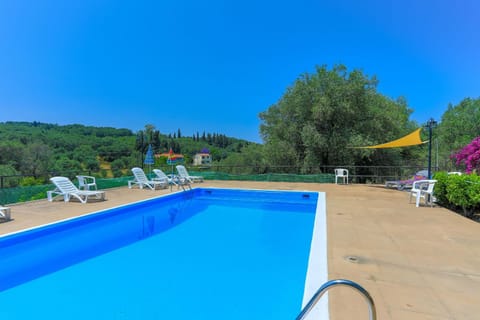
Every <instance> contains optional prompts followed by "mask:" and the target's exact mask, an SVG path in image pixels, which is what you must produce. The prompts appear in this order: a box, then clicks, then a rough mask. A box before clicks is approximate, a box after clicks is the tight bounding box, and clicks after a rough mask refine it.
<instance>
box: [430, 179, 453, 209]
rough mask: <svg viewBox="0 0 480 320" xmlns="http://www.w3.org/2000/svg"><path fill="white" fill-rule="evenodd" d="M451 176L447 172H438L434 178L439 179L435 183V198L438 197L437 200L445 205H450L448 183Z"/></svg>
mask: <svg viewBox="0 0 480 320" xmlns="http://www.w3.org/2000/svg"><path fill="white" fill-rule="evenodd" d="M449 177H450V176H449V175H448V174H447V173H446V172H437V173H435V175H434V176H433V179H435V180H437V183H435V190H434V191H435V198H437V202H438V203H440V204H441V205H443V206H446V207H449V206H450V203H449V201H448V198H447V185H448V180H449V179H448V178H449Z"/></svg>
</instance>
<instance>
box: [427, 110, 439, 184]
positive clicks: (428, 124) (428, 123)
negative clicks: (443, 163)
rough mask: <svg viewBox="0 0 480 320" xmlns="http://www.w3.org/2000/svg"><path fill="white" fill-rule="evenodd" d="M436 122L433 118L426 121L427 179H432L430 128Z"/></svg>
mask: <svg viewBox="0 0 480 320" xmlns="http://www.w3.org/2000/svg"><path fill="white" fill-rule="evenodd" d="M436 124H437V122H436V121H435V120H433V118H430V120H428V122H427V127H428V179H432V129H433V127H434V126H435V125H436Z"/></svg>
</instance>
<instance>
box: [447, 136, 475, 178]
mask: <svg viewBox="0 0 480 320" xmlns="http://www.w3.org/2000/svg"><path fill="white" fill-rule="evenodd" d="M453 158H454V159H455V160H456V161H457V165H459V164H461V163H465V167H466V168H465V171H466V172H467V173H471V172H472V171H473V170H475V169H478V168H479V167H480V137H476V138H475V139H473V140H472V142H470V143H469V144H467V145H466V146H465V147H464V148H463V149H462V150H460V151H459V152H458V153H456V154H454V155H453Z"/></svg>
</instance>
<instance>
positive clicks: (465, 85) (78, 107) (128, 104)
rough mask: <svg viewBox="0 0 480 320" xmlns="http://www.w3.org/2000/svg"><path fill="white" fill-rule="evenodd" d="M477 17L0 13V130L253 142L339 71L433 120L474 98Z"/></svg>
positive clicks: (419, 4)
mask: <svg viewBox="0 0 480 320" xmlns="http://www.w3.org/2000/svg"><path fill="white" fill-rule="evenodd" d="M479 17H480V2H478V1H477V0H457V1H446V0H421V1H419V0H403V1H400V0H399V1H388V0H383V1H382V0H363V1H356V0H327V1H325V0H316V1H306V0H296V1H281V0H280V1H279V0H276V1H271V0H268V1H257V0H255V1H254V0H243V1H219V0H214V1H192V0H185V1H161V0H160V1H153V0H152V1H145V0H136V1H120V0H72V1H65V0H56V1H54V0H36V1H34V0H29V1H25V0H15V1H0V122H4V121H41V122H47V123H57V124H72V123H80V124H84V125H95V126H111V127H116V128H129V129H132V130H133V131H137V130H140V129H143V127H144V125H145V124H147V123H151V124H154V125H155V126H156V127H157V129H159V130H160V132H161V133H167V134H168V133H173V132H176V130H177V129H178V128H180V129H181V130H182V134H183V135H192V134H193V133H195V132H197V131H198V132H199V133H200V134H201V133H202V132H203V131H206V132H211V133H215V132H216V133H223V134H226V135H228V136H235V137H239V138H244V139H247V140H251V141H257V142H260V141H261V139H260V136H259V125H260V120H259V118H258V114H259V113H260V112H262V111H265V110H267V108H268V107H269V106H270V105H272V104H274V103H275V102H277V101H278V100H279V99H280V97H281V96H282V95H283V94H284V92H285V90H286V88H287V87H288V86H289V85H291V84H292V83H293V82H294V81H295V79H296V78H297V77H298V76H299V75H301V74H302V73H305V72H314V71H315V66H316V65H323V64H326V65H328V66H329V67H331V66H333V65H334V64H339V63H342V64H345V65H346V66H347V67H348V68H349V69H350V70H352V69H354V68H357V69H361V70H362V71H363V72H364V73H365V74H367V75H369V76H373V75H376V76H377V78H378V79H379V81H380V83H379V86H378V90H379V92H380V93H382V94H384V95H386V96H389V97H391V98H394V99H395V98H397V97H399V96H404V97H405V98H406V99H407V101H408V104H409V106H410V107H411V108H412V109H414V110H415V112H414V113H413V115H412V119H413V120H416V121H418V122H420V123H423V122H425V121H426V120H427V119H428V118H430V117H433V118H435V119H436V120H440V117H441V115H442V114H443V112H444V111H445V110H446V108H447V106H448V104H449V103H452V104H454V105H455V104H458V103H459V102H460V101H461V100H462V99H464V98H466V97H471V98H478V97H479V96H480V80H479V79H480V78H479V77H480V32H479V30H480V18H479Z"/></svg>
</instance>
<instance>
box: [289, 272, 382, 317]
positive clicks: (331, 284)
mask: <svg viewBox="0 0 480 320" xmlns="http://www.w3.org/2000/svg"><path fill="white" fill-rule="evenodd" d="M336 286H347V287H350V288H353V289H355V290H357V291H358V292H360V294H362V295H363V297H364V298H365V300H366V301H367V303H368V311H369V316H370V318H369V319H370V320H376V319H377V311H376V310H375V303H374V302H373V299H372V297H371V296H370V294H369V293H368V291H367V290H365V289H364V288H363V287H362V286H360V285H359V284H358V283H355V282H353V281H350V280H345V279H337V280H330V281H327V282H325V283H324V284H323V285H322V286H321V287H320V289H318V291H317V292H316V293H315V294H314V295H313V297H312V298H311V299H310V301H309V302H308V303H307V305H306V306H305V307H304V308H303V310H302V311H301V312H300V314H299V315H298V317H297V318H296V319H295V320H303V319H305V318H306V316H307V315H308V314H309V313H310V311H312V309H313V307H315V305H316V304H317V302H318V301H319V300H320V298H321V297H322V296H323V294H324V293H325V292H327V291H328V290H329V289H330V288H333V287H336Z"/></svg>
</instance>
